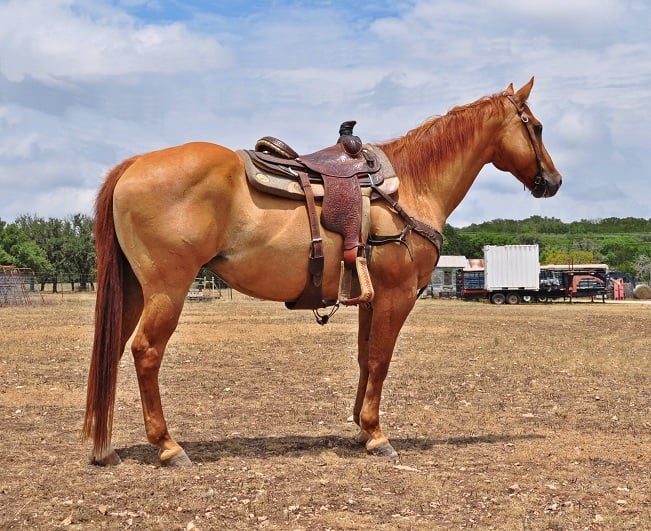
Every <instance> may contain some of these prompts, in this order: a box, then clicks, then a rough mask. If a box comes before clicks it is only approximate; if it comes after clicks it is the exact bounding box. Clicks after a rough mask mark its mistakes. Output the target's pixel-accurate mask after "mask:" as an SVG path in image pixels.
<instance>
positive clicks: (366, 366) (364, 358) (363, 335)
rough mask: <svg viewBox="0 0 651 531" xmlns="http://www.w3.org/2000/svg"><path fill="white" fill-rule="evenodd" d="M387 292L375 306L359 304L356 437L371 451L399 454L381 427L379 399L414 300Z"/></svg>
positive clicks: (391, 454)
mask: <svg viewBox="0 0 651 531" xmlns="http://www.w3.org/2000/svg"><path fill="white" fill-rule="evenodd" d="M385 295H386V296H384V297H383V296H380V297H378V295H377V293H376V297H375V299H374V301H373V307H372V308H370V307H368V308H360V315H359V336H358V349H359V350H358V356H357V359H358V363H359V382H358V386H357V397H356V399H355V406H354V409H353V419H354V420H355V422H356V423H357V425H358V426H359V428H360V432H359V434H358V435H357V437H356V440H357V442H359V443H362V444H365V445H366V450H367V451H368V452H370V453H373V454H375V455H380V456H385V457H396V456H397V455H398V453H397V452H396V451H395V449H394V448H393V446H391V443H390V442H389V439H388V438H387V437H386V436H385V435H384V433H383V431H382V428H381V427H380V400H381V398H382V387H383V385H384V380H385V378H386V376H387V373H388V371H389V364H390V363H391V357H392V356H393V349H394V347H395V344H396V340H397V339H398V334H399V333H400V330H401V328H402V325H403V324H404V322H405V319H406V318H407V316H408V315H409V312H410V311H411V309H412V308H413V306H414V302H415V301H414V300H413V299H412V298H411V297H407V298H406V297H405V296H404V293H393V294H388V293H387V294H385Z"/></svg>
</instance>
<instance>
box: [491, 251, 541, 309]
mask: <svg viewBox="0 0 651 531" xmlns="http://www.w3.org/2000/svg"><path fill="white" fill-rule="evenodd" d="M538 254H539V250H538V245H537V244H536V245H486V246H485V247H484V289H485V290H486V291H487V293H488V298H489V300H490V301H491V302H492V303H494V304H504V303H505V302H506V303H508V304H517V303H518V302H520V300H522V299H523V298H525V300H526V298H529V297H531V295H532V294H534V293H536V292H538V290H539V289H540V263H539V261H538Z"/></svg>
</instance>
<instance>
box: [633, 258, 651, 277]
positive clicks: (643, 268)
mask: <svg viewBox="0 0 651 531" xmlns="http://www.w3.org/2000/svg"><path fill="white" fill-rule="evenodd" d="M633 269H634V270H635V278H636V279H637V280H639V281H641V282H651V256H648V255H646V254H641V255H639V256H638V257H637V258H636V259H635V263H634V264H633Z"/></svg>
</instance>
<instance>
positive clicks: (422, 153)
mask: <svg viewBox="0 0 651 531" xmlns="http://www.w3.org/2000/svg"><path fill="white" fill-rule="evenodd" d="M503 109H504V107H503V104H502V102H501V100H500V99H498V97H497V96H491V97H488V98H484V99H482V100H479V101H477V102H475V103H472V104H469V105H465V106H462V107H456V108H454V109H452V110H451V111H450V112H448V113H447V114H446V115H444V116H439V117H436V118H433V119H430V120H428V121H426V122H425V123H424V124H423V125H421V126H420V127H418V128H416V129H414V130H412V131H409V132H408V133H407V134H406V135H405V136H403V137H400V138H397V139H395V140H392V141H389V142H387V143H385V144H382V145H379V147H380V148H381V149H382V150H383V151H384V152H385V154H386V155H387V157H388V158H389V161H390V162H391V164H392V165H393V167H394V169H395V171H396V174H397V175H398V177H399V178H400V180H401V184H400V190H401V191H400V200H401V202H403V201H404V202H405V204H408V205H410V206H412V208H414V209H415V210H417V211H418V212H419V215H421V216H424V217H426V218H428V220H429V221H430V222H431V223H432V224H433V225H434V226H435V227H437V228H439V229H440V230H442V228H443V225H444V224H445V220H446V219H447V217H448V216H449V215H450V214H451V213H452V211H453V210H454V209H455V208H456V207H457V205H458V204H459V203H460V202H461V200H462V199H463V198H464V197H465V195H466V194H467V193H468V190H469V189H470V186H471V185H472V183H473V182H474V180H475V178H476V177H477V175H478V174H479V171H480V170H481V169H482V167H483V166H484V165H485V164H487V163H488V162H490V160H491V158H492V156H493V153H494V151H495V147H496V142H497V139H498V136H499V135H498V131H499V128H500V126H501V124H502V121H503V116H504V112H503Z"/></svg>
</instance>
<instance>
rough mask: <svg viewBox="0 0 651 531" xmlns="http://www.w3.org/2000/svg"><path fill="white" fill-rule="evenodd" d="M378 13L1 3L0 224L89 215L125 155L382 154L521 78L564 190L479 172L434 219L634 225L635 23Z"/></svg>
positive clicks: (440, 4)
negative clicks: (181, 148) (545, 190)
mask: <svg viewBox="0 0 651 531" xmlns="http://www.w3.org/2000/svg"><path fill="white" fill-rule="evenodd" d="M393 4H395V3H392V2H385V3H383V2H376V3H373V4H372V6H371V4H368V5H366V4H365V5H364V10H358V9H353V8H352V7H351V6H350V5H349V4H348V3H346V2H344V1H339V0H333V1H329V2H319V3H316V4H315V3H309V2H302V3H292V2H285V1H283V0H281V1H279V2H271V3H262V2H259V3H256V4H255V5H256V7H254V8H248V9H243V8H242V7H241V6H240V4H239V3H237V4H236V3H233V4H232V5H231V4H228V6H226V5H223V6H221V7H220V8H219V9H217V8H212V7H211V5H210V4H208V3H206V4H205V7H197V4H192V5H190V4H184V3H183V2H180V3H179V2H175V3H169V2H150V1H148V0H120V1H118V2H110V3H109V2H105V1H102V0H48V1H47V2H42V1H36V0H20V1H19V0H8V1H6V0H5V1H4V2H2V3H0V182H1V183H2V193H1V194H0V218H2V219H3V220H11V219H13V218H14V217H15V216H16V215H19V214H22V213H25V212H34V211H36V210H35V207H36V208H38V209H39V210H38V213H39V214H40V215H53V216H60V217H62V216H64V215H67V214H70V213H74V212H76V211H85V212H87V211H90V209H92V195H93V190H94V189H96V187H97V185H98V184H99V182H100V180H101V179H102V177H103V175H104V173H105V172H106V170H107V169H109V168H110V167H111V166H113V165H115V164H117V163H118V162H119V161H120V160H121V159H123V158H125V157H128V156H130V155H132V154H134V153H139V152H143V151H147V150H151V149H158V148H161V147H165V146H167V145H171V144H177V143H182V142H186V141H190V140H212V141H215V142H218V143H221V144H224V145H227V146H229V147H232V148H239V147H247V146H251V145H252V144H253V143H254V142H255V140H256V139H257V138H258V137H260V136H263V135H266V134H272V135H275V136H278V137H281V138H283V139H285V140H286V141H287V142H289V143H290V144H292V145H293V146H294V147H295V148H296V149H297V150H299V151H308V150H315V149H318V148H319V147H322V146H324V145H326V144H328V143H332V142H333V141H334V140H335V138H336V133H337V128H338V125H339V122H341V121H343V120H347V119H356V120H357V121H358V126H357V129H356V130H357V131H358V133H359V134H360V135H361V136H362V137H363V138H364V139H365V140H369V141H381V140H385V139H388V138H392V137H395V136H397V135H400V134H403V133H405V132H406V131H407V130H409V129H411V128H413V127H415V126H417V125H418V124H420V123H421V122H422V121H423V120H424V119H426V118H427V117H429V116H431V115H435V114H443V113H445V112H446V111H447V110H448V109H449V108H450V107H452V106H453V105H456V104H462V103H467V102H470V101H472V100H475V99H477V98H479V97H481V96H483V95H485V94H489V93H494V92H499V91H500V90H502V89H504V88H505V87H506V86H507V85H508V83H509V82H514V84H515V85H518V86H519V85H521V84H523V83H524V82H526V81H527V80H528V79H529V77H530V76H531V75H535V76H536V86H535V88H534V91H533V94H532V97H531V103H532V107H533V110H534V112H535V113H536V115H537V116H538V117H539V118H540V119H541V120H542V121H543V122H544V124H545V143H546V145H547V147H548V149H549V151H550V153H551V155H552V157H553V158H554V160H555V162H556V166H557V167H558V169H559V170H560V171H561V172H562V173H563V175H564V185H563V188H561V191H560V192H559V194H558V195H557V196H556V197H554V198H553V199H551V200H547V201H538V200H534V199H532V198H531V197H530V195H528V194H526V193H524V192H523V191H522V186H521V185H520V184H519V183H518V182H517V181H516V180H515V179H514V178H513V177H512V176H509V175H505V174H502V173H499V172H497V170H494V169H491V168H489V169H487V170H485V171H484V172H482V174H480V176H479V177H478V179H477V182H476V183H475V185H474V187H473V189H472V190H471V192H470V194H469V196H468V198H467V199H466V201H464V202H462V204H461V205H460V206H459V208H458V210H457V212H455V214H453V216H452V218H451V219H450V221H451V222H453V223H456V224H459V225H460V224H464V223H470V222H476V221H481V220H482V219H491V218H495V217H516V218H517V217H526V216H528V215H531V214H540V215H549V216H556V217H561V218H563V219H570V218H571V219H575V218H577V217H578V218H581V217H586V218H590V217H606V216H609V215H612V216H625V215H637V216H642V217H648V216H650V215H651V211H650V210H649V206H648V205H649V204H651V193H650V192H649V187H648V184H647V183H648V182H649V180H651V166H650V163H649V162H648V161H647V157H646V153H648V152H649V151H651V138H650V136H649V134H648V123H651V110H650V109H649V107H648V102H649V101H651V39H650V38H649V36H648V28H649V27H650V26H651V24H650V23H651V7H649V6H648V5H647V4H646V3H643V2H639V1H635V0H621V1H615V0H605V1H604V2H599V3H596V4H595V3H593V2H589V1H588V0H578V1H576V2H567V1H566V0H563V1H561V0H551V1H549V2H537V1H533V0H531V1H530V0H506V1H498V0H490V1H489V2H483V3H478V2H471V1H469V0H457V1H454V2H452V1H444V0H438V1H436V2H431V1H425V0H422V1H420V0H419V1H406V2H401V3H398V4H395V5H393ZM177 5H180V6H181V7H182V8H183V16H180V15H178V14H177V15H178V16H176V17H175V16H174V11H173V9H174V6H177ZM233 6H240V7H239V8H237V11H236V12H233V11H231V12H226V11H224V10H225V9H231V10H233V9H236V7H233ZM369 6H370V7H369ZM211 9H214V11H211ZM148 13H149V14H151V17H148V16H147V14H148ZM579 19H580V20H579ZM608 190H609V191H610V192H607V191H608ZM84 202H88V205H87V206H88V208H82V207H83V206H84V204H85V203H84ZM41 208H42V209H44V210H43V211H40V209H41ZM591 212H593V215H590V213H591Z"/></svg>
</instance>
